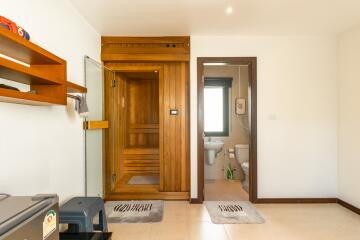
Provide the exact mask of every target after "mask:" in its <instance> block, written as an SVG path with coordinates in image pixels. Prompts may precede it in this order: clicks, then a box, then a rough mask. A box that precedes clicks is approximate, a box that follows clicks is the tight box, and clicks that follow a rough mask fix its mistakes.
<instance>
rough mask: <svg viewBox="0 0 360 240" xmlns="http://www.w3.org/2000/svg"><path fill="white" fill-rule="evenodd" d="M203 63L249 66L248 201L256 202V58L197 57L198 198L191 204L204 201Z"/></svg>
mask: <svg viewBox="0 0 360 240" xmlns="http://www.w3.org/2000/svg"><path fill="white" fill-rule="evenodd" d="M204 63H229V64H235V65H248V66H249V87H250V90H251V91H250V92H249V93H250V97H249V101H250V106H251V108H250V109H251V113H250V114H251V115H250V116H251V127H250V144H249V145H250V147H249V148H250V149H249V155H250V156H249V163H250V164H249V200H250V202H256V201H257V101H256V100H257V58H256V57H198V58H197V94H198V99H197V100H198V103H197V107H198V109H197V110H198V111H197V112H198V115H197V116H198V120H197V147H198V154H197V162H198V184H197V185H198V196H197V198H196V199H192V200H191V202H194V203H202V202H203V201H204V185H205V183H204V182H205V178H204V176H205V174H204V163H205V160H204V139H203V132H204V77H203V73H204Z"/></svg>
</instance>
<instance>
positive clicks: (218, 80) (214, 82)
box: [204, 77, 233, 137]
mask: <svg viewBox="0 0 360 240" xmlns="http://www.w3.org/2000/svg"><path fill="white" fill-rule="evenodd" d="M232 81H233V78H230V77H205V78H204V91H205V88H206V87H209V86H213V87H222V88H223V124H224V126H223V131H221V132H205V129H204V135H205V137H228V136H229V119H230V116H229V114H230V113H229V112H230V111H229V108H230V106H229V89H231V87H232ZM204 125H205V119H204Z"/></svg>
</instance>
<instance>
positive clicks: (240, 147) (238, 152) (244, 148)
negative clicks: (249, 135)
mask: <svg viewBox="0 0 360 240" xmlns="http://www.w3.org/2000/svg"><path fill="white" fill-rule="evenodd" d="M235 157H236V160H237V161H238V163H239V164H241V163H244V162H248V161H249V144H236V145H235Z"/></svg>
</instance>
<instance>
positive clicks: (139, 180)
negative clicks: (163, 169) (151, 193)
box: [127, 175, 160, 185]
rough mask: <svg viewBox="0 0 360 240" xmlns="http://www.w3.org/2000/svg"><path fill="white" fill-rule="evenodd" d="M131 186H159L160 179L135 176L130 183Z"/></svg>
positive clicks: (150, 176)
mask: <svg viewBox="0 0 360 240" xmlns="http://www.w3.org/2000/svg"><path fill="white" fill-rule="evenodd" d="M127 184H129V185H159V184H160V178H159V176H152V175H149V176H133V177H131V178H130V180H129V181H128V183H127Z"/></svg>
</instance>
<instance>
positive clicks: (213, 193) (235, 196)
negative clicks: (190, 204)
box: [204, 180, 249, 201]
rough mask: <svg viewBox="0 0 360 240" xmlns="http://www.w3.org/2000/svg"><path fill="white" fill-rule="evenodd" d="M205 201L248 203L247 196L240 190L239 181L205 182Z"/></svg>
mask: <svg viewBox="0 0 360 240" xmlns="http://www.w3.org/2000/svg"><path fill="white" fill-rule="evenodd" d="M204 190H205V194H204V196H205V200H206V201H234V200H238V201H248V200H249V195H248V193H247V192H246V191H245V190H244V189H243V188H242V186H241V182H240V180H234V181H231V182H230V181H226V180H205V188H204Z"/></svg>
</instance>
